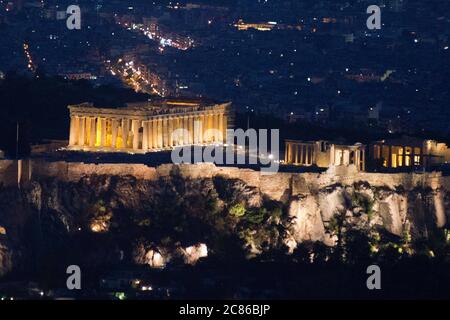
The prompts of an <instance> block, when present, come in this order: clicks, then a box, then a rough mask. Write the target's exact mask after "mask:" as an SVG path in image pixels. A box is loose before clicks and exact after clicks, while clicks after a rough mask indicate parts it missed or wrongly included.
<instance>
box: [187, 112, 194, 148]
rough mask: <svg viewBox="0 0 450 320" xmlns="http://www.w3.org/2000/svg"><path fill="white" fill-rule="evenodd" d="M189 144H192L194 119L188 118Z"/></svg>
mask: <svg viewBox="0 0 450 320" xmlns="http://www.w3.org/2000/svg"><path fill="white" fill-rule="evenodd" d="M188 130H189V133H188V136H189V144H193V143H194V117H193V116H188Z"/></svg>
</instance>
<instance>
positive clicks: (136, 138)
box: [131, 120, 139, 150]
mask: <svg viewBox="0 0 450 320" xmlns="http://www.w3.org/2000/svg"><path fill="white" fill-rule="evenodd" d="M131 132H132V133H133V149H134V150H139V120H132V121H131Z"/></svg>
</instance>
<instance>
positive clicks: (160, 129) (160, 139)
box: [158, 119, 163, 148]
mask: <svg viewBox="0 0 450 320" xmlns="http://www.w3.org/2000/svg"><path fill="white" fill-rule="evenodd" d="M162 147H163V121H162V119H158V148H162Z"/></svg>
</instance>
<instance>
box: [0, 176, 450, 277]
mask: <svg viewBox="0 0 450 320" xmlns="http://www.w3.org/2000/svg"><path fill="white" fill-rule="evenodd" d="M175 169H176V168H173V169H172V170H169V172H167V174H165V175H164V176H160V177H159V178H157V179H152V180H145V179H137V178H135V177H132V176H117V175H94V174H91V175H85V176H83V177H82V178H81V179H80V180H78V181H62V180H59V179H57V178H45V179H44V178H43V179H37V180H35V181H31V182H30V183H28V184H26V185H24V186H23V187H22V189H21V190H17V189H16V188H12V187H8V188H5V187H3V188H1V189H0V276H2V275H4V274H6V273H8V272H10V271H11V270H19V271H20V270H21V269H27V268H31V269H32V268H34V267H35V266H36V261H39V263H40V264H44V265H45V270H46V272H49V270H52V269H56V268H57V266H59V265H64V264H74V263H75V264H79V265H83V266H87V267H89V268H93V269H95V268H100V267H103V266H110V265H114V264H120V263H134V264H147V265H149V266H151V267H156V268H160V267H164V266H166V265H167V264H169V263H177V262H180V263H190V264H194V263H196V262H197V261H198V260H199V259H202V258H205V257H206V256H211V255H214V256H216V257H218V258H219V259H230V258H233V257H236V256H247V257H248V256H256V255H259V254H261V253H265V252H271V251H280V250H284V251H286V252H291V253H292V252H293V251H294V250H295V249H296V248H297V247H298V245H299V244H301V243H305V242H321V243H324V244H325V245H326V246H329V247H331V248H333V247H337V246H340V245H342V243H343V239H346V234H348V233H349V232H350V231H352V232H353V231H359V232H361V233H363V234H366V235H367V237H368V238H369V240H370V238H376V241H378V242H377V243H379V242H380V239H379V237H380V233H381V234H383V235H384V234H386V235H388V236H389V237H392V238H393V239H397V240H398V241H400V242H402V241H403V242H402V243H405V242H408V243H412V242H414V241H415V240H417V239H422V238H426V237H428V236H429V234H430V232H432V231H433V230H435V229H436V228H442V227H444V226H445V225H446V221H447V220H448V215H449V212H450V195H449V193H448V192H446V191H445V190H444V189H442V188H435V189H432V188H428V187H417V186H416V187H413V188H410V187H408V189H405V188H403V187H402V186H401V185H399V186H396V187H395V188H392V187H389V186H379V185H377V186H374V185H371V184H369V183H368V182H366V181H359V182H353V183H350V184H345V183H341V182H337V183H331V184H325V185H324V184H319V183H318V184H314V185H312V184H311V183H309V182H306V180H302V179H297V180H289V179H287V178H286V175H282V174H281V175H279V176H277V177H273V181H274V183H275V182H276V183H283V184H284V188H283V189H282V190H280V188H272V187H271V186H270V181H271V179H270V177H269V178H265V180H264V181H265V182H264V186H263V187H261V186H257V185H256V184H249V183H247V182H245V181H244V180H242V179H239V178H235V177H230V176H229V175H220V174H218V175H212V176H210V177H205V176H201V175H200V176H199V177H186V176H183V174H181V173H180V171H179V170H175ZM264 190H272V191H271V192H269V193H265V192H264ZM274 195H275V196H274ZM405 239H406V240H405ZM374 250H377V248H375V249H374ZM411 252H412V251H411Z"/></svg>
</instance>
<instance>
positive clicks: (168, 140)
mask: <svg viewBox="0 0 450 320" xmlns="http://www.w3.org/2000/svg"><path fill="white" fill-rule="evenodd" d="M230 107H231V104H230V103H223V104H215V103H207V102H205V101H187V100H184V101H179V100H178V101H175V100H164V101H159V102H144V103H130V104H127V106H126V107H123V108H115V109H113V108H96V107H94V106H93V105H92V104H89V103H84V104H80V105H72V106H69V107H68V108H69V110H70V139H69V146H68V149H69V150H82V151H105V152H130V153H146V152H150V151H157V150H170V149H172V148H174V147H176V146H182V145H193V144H199V145H204V144H213V143H214V144H216V143H224V142H225V140H226V129H227V128H228V126H229V124H230V123H231V122H229V115H230Z"/></svg>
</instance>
